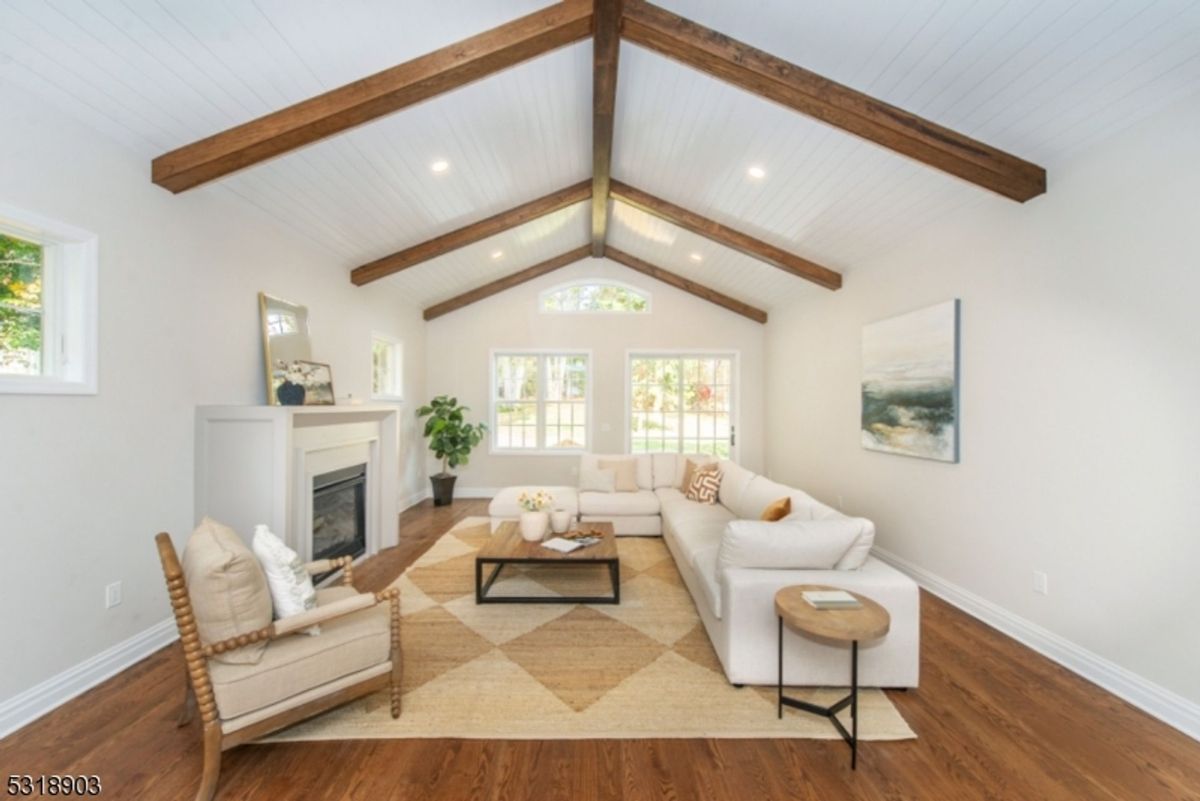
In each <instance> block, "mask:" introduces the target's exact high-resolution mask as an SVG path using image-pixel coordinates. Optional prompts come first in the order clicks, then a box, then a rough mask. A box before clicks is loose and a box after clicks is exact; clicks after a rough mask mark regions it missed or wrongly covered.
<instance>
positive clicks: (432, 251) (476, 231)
mask: <svg viewBox="0 0 1200 801" xmlns="http://www.w3.org/2000/svg"><path fill="white" fill-rule="evenodd" d="M591 195H592V182H591V181H580V182H579V183H577V184H575V185H574V186H568V187H567V188H566V189H560V190H558V191H557V192H552V193H551V194H549V195H546V196H545V197H540V198H538V199H537V200H531V201H529V202H528V203H523V204H521V205H520V206H517V207H516V208H512V209H509V210H508V211H502V212H500V213H499V214H494V215H492V216H491V217H488V218H487V219H486V220H480V221H479V222H474V223H471V224H470V225H467V226H464V227H462V228H459V229H458V230H457V231H451V232H450V233H448V234H442V235H441V236H438V237H434V238H433V239H429V240H426V241H424V242H422V243H420V244H418V245H413V246H412V247H410V248H405V249H404V250H401V251H398V252H396V253H393V254H391V255H390V256H384V257H383V258H381V259H376V260H375V261H373V262H370V263H368V264H364V265H363V266H361V267H355V268H354V269H353V270H352V271H351V272H350V280H351V281H353V282H354V283H355V284H356V285H358V286H362V285H363V284H369V283H371V282H372V281H378V280H379V279H380V278H385V277H387V276H389V275H391V274H392V273H398V272H400V271H401V270H407V269H408V268H409V267H412V266H414V265H416V264H420V263H421V262H423V261H429V260H430V259H432V258H435V257H437V256H441V255H442V254H444V253H449V252H450V251H452V250H457V249H458V248H461V247H463V246H464V245H469V244H471V243H472V242H478V241H479V240H480V239H486V238H488V237H489V236H494V235H495V234H498V233H501V232H502V231H507V230H508V229H510V228H516V227H517V226H518V225H522V224H524V223H527V222H529V221H530V220H536V219H537V218H538V217H544V216H546V215H547V214H550V213H551V212H555V211H558V210H559V209H565V208H566V207H567V206H572V205H574V204H576V203H579V202H582V201H584V200H587V199H588V198H589V197H591Z"/></svg>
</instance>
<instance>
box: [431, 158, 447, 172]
mask: <svg viewBox="0 0 1200 801" xmlns="http://www.w3.org/2000/svg"><path fill="white" fill-rule="evenodd" d="M429 169H431V170H433V171H434V172H438V173H441V172H445V171H446V170H448V169H450V162H448V161H446V160H445V159H438V160H437V161H435V162H433V163H432V164H430V165H429Z"/></svg>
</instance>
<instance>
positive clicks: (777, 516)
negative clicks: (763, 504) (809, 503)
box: [758, 498, 792, 523]
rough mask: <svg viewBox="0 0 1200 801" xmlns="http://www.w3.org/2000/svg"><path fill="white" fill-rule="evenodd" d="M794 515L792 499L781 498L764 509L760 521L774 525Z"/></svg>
mask: <svg viewBox="0 0 1200 801" xmlns="http://www.w3.org/2000/svg"><path fill="white" fill-rule="evenodd" d="M791 513H792V499H791V498H780V499H779V500H777V501H772V502H771V503H769V504H767V508H766V509H763V511H762V514H761V515H759V518H758V519H759V520H765V521H767V522H768V523H774V522H775V521H777V520H782V519H783V518H785V517H787V516H788V515H790V514H791Z"/></svg>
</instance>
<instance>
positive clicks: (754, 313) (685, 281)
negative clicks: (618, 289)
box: [604, 245, 767, 324]
mask: <svg viewBox="0 0 1200 801" xmlns="http://www.w3.org/2000/svg"><path fill="white" fill-rule="evenodd" d="M604 255H605V256H607V257H608V258H610V259H612V260H613V261H615V262H616V263H617V264H623V265H625V266H626V267H628V268H629V269H631V270H637V271H638V272H639V273H642V274H643V275H648V276H650V277H651V278H655V279H657V280H659V281H662V282H663V283H664V284H670V285H671V286H673V287H675V288H676V289H682V290H683V291H684V292H689V293H691V294H693V295H695V296H696V297H698V298H703V299H704V300H707V301H708V302H709V303H715V304H717V305H718V306H723V307H724V308H726V309H729V311H731V312H734V313H735V314H740V315H742V316H743V317H749V318H750V319H751V320H753V321H754V322H756V323H764V324H765V323H766V322H767V313H766V312H765V311H763V310H762V309H756V308H755V307H753V306H751V305H750V304H748V303H742V302H741V301H740V300H735V299H734V298H731V297H729V296H728V295H726V294H723V293H721V292H718V291H717V290H715V289H712V288H710V287H706V286H705V285H704V284H701V283H698V282H696V281H693V280H691V279H690V278H684V277H683V276H682V275H677V274H675V273H673V272H671V271H670V270H664V269H663V268H662V267H655V266H654V265H653V264H650V263H649V262H646V261H642V260H641V259H639V258H638V257H637V256H631V255H629V254H628V253H625V252H624V251H620V250H617V249H616V248H614V247H612V246H611V245H609V246H607V247H605V248H604Z"/></svg>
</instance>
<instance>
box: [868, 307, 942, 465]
mask: <svg viewBox="0 0 1200 801" xmlns="http://www.w3.org/2000/svg"><path fill="white" fill-rule="evenodd" d="M958 316H959V309H958V300H950V301H946V302H945V303H939V304H937V305H936V306H930V307H928V308H925V309H920V310H918V311H914V312H909V313H908V314H902V315H899V316H898V317H892V318H889V319H887V320H881V321H879V322H877V323H871V324H869V325H866V326H863V341H862V349H863V375H862V444H863V447H864V448H868V449H870V450H874V451H883V452H885V453H898V454H903V455H905V456H919V457H921V458H924V459H937V460H939V461H943V462H957V461H958V428H959V426H958V422H959V412H958Z"/></svg>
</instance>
